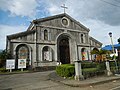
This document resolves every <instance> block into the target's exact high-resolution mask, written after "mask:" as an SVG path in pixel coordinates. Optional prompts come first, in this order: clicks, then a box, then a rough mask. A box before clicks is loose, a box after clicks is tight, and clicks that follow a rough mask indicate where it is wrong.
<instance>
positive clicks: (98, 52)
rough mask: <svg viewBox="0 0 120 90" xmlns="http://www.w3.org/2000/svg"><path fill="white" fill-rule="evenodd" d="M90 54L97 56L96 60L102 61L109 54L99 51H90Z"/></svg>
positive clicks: (108, 52)
mask: <svg viewBox="0 0 120 90" xmlns="http://www.w3.org/2000/svg"><path fill="white" fill-rule="evenodd" d="M90 53H91V54H92V55H93V54H95V55H97V58H96V60H98V61H103V60H105V59H107V57H106V56H108V55H109V54H110V51H108V50H102V49H100V50H92V51H91V52H90Z"/></svg>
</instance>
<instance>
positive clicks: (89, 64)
mask: <svg viewBox="0 0 120 90" xmlns="http://www.w3.org/2000/svg"><path fill="white" fill-rule="evenodd" d="M81 66H82V69H84V68H96V67H97V63H95V62H82V64H81Z"/></svg>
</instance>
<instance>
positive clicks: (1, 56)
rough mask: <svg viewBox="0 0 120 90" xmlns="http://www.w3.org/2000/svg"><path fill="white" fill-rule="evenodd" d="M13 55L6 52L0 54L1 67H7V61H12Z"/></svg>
mask: <svg viewBox="0 0 120 90" xmlns="http://www.w3.org/2000/svg"><path fill="white" fill-rule="evenodd" d="M10 58H11V55H10V53H8V52H7V51H6V50H3V51H2V52H0V67H3V66H4V65H5V62H6V59H10Z"/></svg>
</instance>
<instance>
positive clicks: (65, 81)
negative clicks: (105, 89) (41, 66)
mask: <svg viewBox="0 0 120 90" xmlns="http://www.w3.org/2000/svg"><path fill="white" fill-rule="evenodd" d="M49 78H50V80H52V81H55V82H59V83H61V84H64V85H68V86H72V87H86V86H92V85H97V84H103V83H107V82H110V81H113V82H115V80H120V76H98V77H92V78H89V79H86V80H82V81H77V80H70V79H64V78H62V77H60V76H58V75H57V74H56V73H55V72H53V73H51V74H50V75H49Z"/></svg>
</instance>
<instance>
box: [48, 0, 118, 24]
mask: <svg viewBox="0 0 120 90" xmlns="http://www.w3.org/2000/svg"><path fill="white" fill-rule="evenodd" d="M105 1H108V0H105ZM108 2H110V3H112V4H114V5H117V6H120V3H118V2H116V1H114V0H109V1H108ZM46 3H48V5H49V8H48V10H49V12H50V13H51V14H58V12H61V10H62V9H61V8H60V6H61V5H62V3H65V4H66V6H68V10H67V12H68V13H69V14H70V15H72V16H73V17H75V18H77V19H80V20H86V21H87V19H94V20H100V21H102V22H104V23H106V24H109V25H112V26H118V25H120V7H117V6H113V5H110V4H108V3H105V2H103V1H102V0H92V1H91V0H74V1H73V0H64V1H56V0H50V1H49V2H46ZM58 3H59V4H58Z"/></svg>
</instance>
